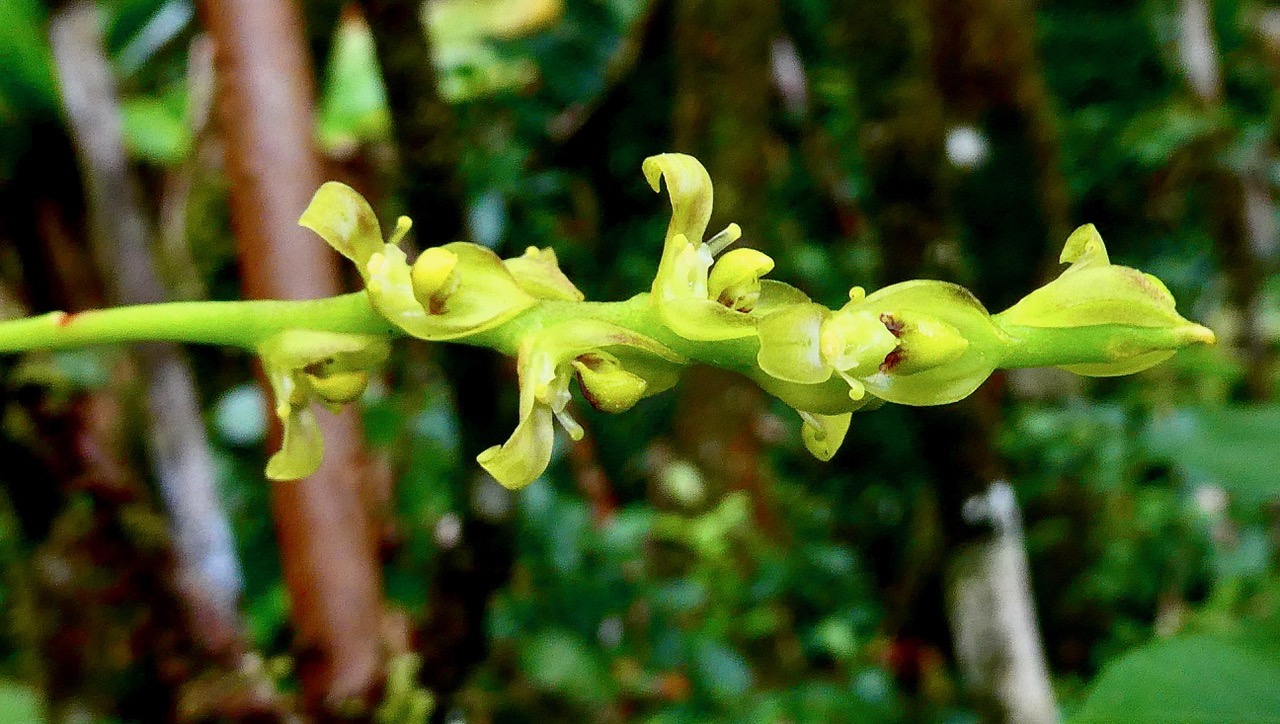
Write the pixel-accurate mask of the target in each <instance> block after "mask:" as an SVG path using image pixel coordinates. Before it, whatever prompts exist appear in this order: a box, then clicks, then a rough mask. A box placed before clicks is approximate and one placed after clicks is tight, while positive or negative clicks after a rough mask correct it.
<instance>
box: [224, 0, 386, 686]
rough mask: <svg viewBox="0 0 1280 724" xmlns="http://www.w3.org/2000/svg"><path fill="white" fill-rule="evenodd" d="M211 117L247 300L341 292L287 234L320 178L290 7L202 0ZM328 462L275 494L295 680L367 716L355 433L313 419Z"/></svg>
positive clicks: (373, 606) (363, 503)
mask: <svg viewBox="0 0 1280 724" xmlns="http://www.w3.org/2000/svg"><path fill="white" fill-rule="evenodd" d="M200 8H201V15H202V18H203V21H204V23H205V26H206V27H207V28H208V30H209V32H210V35H211V36H212V37H213V39H214V43H215V51H214V52H215V61H214V62H215V67H216V69H217V78H218V91H217V99H216V105H217V117H218V120H219V124H220V128H221V133H222V134H223V137H224V139H225V141H226V151H227V171H228V175H229V176H230V180H231V189H232V190H231V213H232V222H233V225H234V227H235V231H236V240H237V243H238V245H239V250H240V259H241V264H242V273H243V280H244V288H245V293H246V295H247V296H248V297H251V298H268V297H269V298H281V299H303V298H311V297H320V296H326V295H330V294H334V293H337V292H339V291H341V285H340V281H339V274H338V267H337V264H336V262H337V256H336V255H335V254H333V253H332V252H331V251H330V250H329V249H328V248H327V247H325V245H324V244H323V243H320V242H319V241H318V240H317V239H315V238H314V237H312V236H311V235H310V234H309V233H308V232H306V230H304V229H302V228H300V227H299V226H298V225H297V220H298V216H299V215H300V214H301V213H302V211H303V209H304V208H306V205H307V203H308V201H309V199H310V197H311V194H312V193H314V191H315V189H316V188H317V187H318V186H319V184H320V182H321V180H322V179H321V174H320V163H319V157H318V154H317V151H316V149H315V145H314V140H313V137H312V128H313V118H312V116H313V94H314V87H315V84H314V80H313V76H312V69H311V66H310V60H309V56H308V54H307V50H306V45H305V41H304V37H303V24H302V18H301V16H300V14H299V10H298V7H297V5H296V4H295V2H294V1H293V0H206V1H205V2H203V3H202V4H201V6H200ZM320 420H321V428H322V430H323V433H324V439H325V446H326V453H325V459H324V464H323V465H322V467H321V468H320V470H319V471H318V472H317V473H316V474H315V475H313V476H311V477H310V478H308V479H307V480H304V481H298V482H296V483H286V484H276V485H274V486H273V487H272V508H273V512H274V515H275V523H276V531H277V534H278V536H279V541H280V555H281V559H282V562H283V566H284V574H285V583H286V584H287V586H288V589H289V592H290V596H291V602H292V607H293V616H294V623H295V627H296V635H297V640H296V642H295V647H296V649H297V651H298V657H299V660H298V664H299V673H300V675H301V678H302V683H303V694H304V699H305V700H306V702H307V706H308V708H310V709H312V710H317V709H328V710H330V711H332V710H334V709H336V708H339V707H342V708H344V709H345V708H346V707H348V706H350V703H351V702H356V703H357V704H358V705H365V706H367V705H368V703H369V702H370V699H371V697H372V696H373V695H374V693H375V690H376V688H377V687H378V685H379V683H380V680H381V676H382V669H383V656H382V650H381V649H382V646H381V636H380V621H381V613H382V610H381V605H382V603H381V574H380V571H379V568H378V563H377V557H376V551H375V541H374V535H373V525H372V522H371V512H370V505H369V502H370V501H369V497H368V493H367V491H366V490H365V486H364V476H363V472H362V471H363V467H364V466H363V462H362V457H363V455H362V444H361V431H360V428H359V425H358V422H357V419H356V417H355V415H354V413H351V412H348V413H347V414H343V415H338V416H334V415H329V414H325V413H321V415H320Z"/></svg>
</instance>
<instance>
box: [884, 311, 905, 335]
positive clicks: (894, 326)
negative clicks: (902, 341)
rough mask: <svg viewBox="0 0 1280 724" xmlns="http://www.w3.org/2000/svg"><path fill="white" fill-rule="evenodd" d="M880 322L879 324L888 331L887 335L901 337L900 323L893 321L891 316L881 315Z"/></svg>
mask: <svg viewBox="0 0 1280 724" xmlns="http://www.w3.org/2000/svg"><path fill="white" fill-rule="evenodd" d="M880 322H881V324H883V325H884V328H885V329H887V330H889V333H890V334H892V335H893V336H895V337H901V336H902V322H901V321H899V320H897V319H894V318H893V315H892V314H881V315H880Z"/></svg>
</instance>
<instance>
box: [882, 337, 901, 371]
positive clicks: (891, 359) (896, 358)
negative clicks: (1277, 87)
mask: <svg viewBox="0 0 1280 724" xmlns="http://www.w3.org/2000/svg"><path fill="white" fill-rule="evenodd" d="M899 329H901V327H899ZM889 331H891V332H892V331H893V330H892V329H891V330H889ZM900 364H902V348H901V347H897V348H895V349H894V350H893V351H892V352H890V353H889V354H887V355H885V356H884V362H882V363H880V371H881V372H884V373H889V372H892V371H893V370H894V368H896V367H897V366H898V365H900Z"/></svg>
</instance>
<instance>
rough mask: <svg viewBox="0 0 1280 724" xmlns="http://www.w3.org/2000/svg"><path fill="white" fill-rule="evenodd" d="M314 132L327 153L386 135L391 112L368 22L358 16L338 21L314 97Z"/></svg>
mask: <svg viewBox="0 0 1280 724" xmlns="http://www.w3.org/2000/svg"><path fill="white" fill-rule="evenodd" d="M318 116H319V118H318V120H317V134H318V135H319V140H320V147H321V148H323V149H324V150H325V152H326V153H330V154H343V153H348V152H350V150H351V149H352V148H354V147H355V146H357V145H359V144H361V143H369V142H373V141H380V140H383V139H386V138H387V137H388V136H389V135H390V129H391V116H390V113H389V111H388V110H387V95H386V90H385V89H384V88H383V85H382V75H381V73H380V72H379V70H378V57H377V53H376V52H375V49H374V45H373V35H372V34H371V33H370V32H369V26H368V25H366V24H365V22H364V21H363V20H361V19H359V18H354V19H344V20H343V21H342V22H341V23H339V24H338V29H337V31H336V33H335V36H334V40H333V52H332V54H331V55H330V58H329V68H328V71H327V72H326V74H325V84H324V95H323V97H322V98H321V99H320V110H319V114H318Z"/></svg>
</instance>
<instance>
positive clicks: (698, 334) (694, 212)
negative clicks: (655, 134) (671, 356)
mask: <svg viewBox="0 0 1280 724" xmlns="http://www.w3.org/2000/svg"><path fill="white" fill-rule="evenodd" d="M643 170H644V175H645V178H646V179H647V180H648V181H649V185H650V186H652V187H653V190H654V191H661V189H662V183H663V182H664V181H665V183H666V185H667V194H668V195H669V196H670V197H671V210H672V214H671V223H670V224H669V225H668V226H667V236H666V240H665V242H664V243H663V247H662V258H661V260H660V261H659V262H658V273H657V275H656V276H655V277H654V280H653V286H652V288H651V290H650V291H651V294H652V299H653V304H654V307H655V309H656V310H657V312H658V318H659V319H660V320H661V321H662V323H663V324H664V325H666V327H667V328H669V329H670V330H671V331H673V332H675V333H676V334H678V335H680V336H681V337H684V338H685V339H690V340H696V341H717V340H726V339H738V338H741V337H749V336H751V335H752V334H754V333H755V318H754V317H753V316H752V315H750V314H749V312H752V311H753V310H754V309H755V308H756V306H757V305H758V304H761V303H764V300H763V299H762V296H763V297H766V298H767V297H769V296H770V295H771V294H787V293H788V292H787V290H789V289H790V287H786V285H777V286H772V285H767V284H766V285H762V284H761V281H760V277H762V276H764V275H765V274H767V273H769V271H771V270H772V269H773V260H772V259H770V258H769V257H768V256H766V255H765V254H762V253H760V252H758V251H755V250H752V249H738V250H735V251H732V252H729V253H727V254H725V255H724V256H723V257H721V259H720V260H719V261H718V262H717V261H716V260H715V257H716V256H717V255H718V254H720V252H721V251H723V250H724V249H725V248H726V247H728V246H729V245H730V244H732V243H733V242H735V241H737V240H738V238H739V237H741V236H742V230H741V229H740V228H739V227H738V225H737V224H730V225H729V226H728V227H727V228H725V229H724V230H723V231H721V232H720V233H718V234H716V235H715V236H713V237H712V238H710V239H708V240H706V241H703V234H705V233H706V230H707V223H708V222H709V221H710V220H711V201H712V187H711V177H710V176H709V175H707V170H706V169H705V168H703V166H702V164H701V163H699V162H698V160H697V159H695V158H693V157H692V156H686V155H684V154H680V153H664V154H661V155H659V156H650V157H649V158H647V159H645V161H644V167H643Z"/></svg>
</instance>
